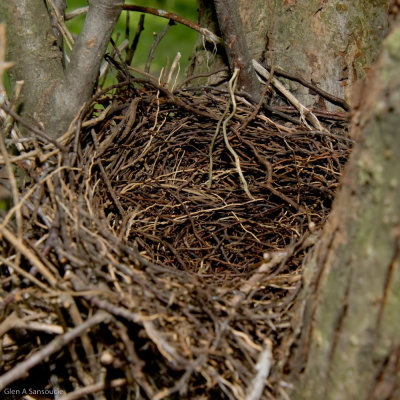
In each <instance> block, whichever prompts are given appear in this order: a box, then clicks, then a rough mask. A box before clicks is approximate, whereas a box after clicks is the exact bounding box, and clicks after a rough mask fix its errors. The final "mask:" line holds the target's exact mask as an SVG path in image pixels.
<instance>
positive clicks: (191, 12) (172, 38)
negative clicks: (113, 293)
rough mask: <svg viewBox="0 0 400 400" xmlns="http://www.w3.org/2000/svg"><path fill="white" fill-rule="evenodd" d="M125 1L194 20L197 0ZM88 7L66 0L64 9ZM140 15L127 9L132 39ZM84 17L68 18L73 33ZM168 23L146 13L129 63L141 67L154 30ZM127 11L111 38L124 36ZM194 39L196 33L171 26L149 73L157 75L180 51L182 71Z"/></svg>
mask: <svg viewBox="0 0 400 400" xmlns="http://www.w3.org/2000/svg"><path fill="white" fill-rule="evenodd" d="M126 4H135V5H140V6H147V7H154V8H161V9H163V10H166V11H171V12H174V13H175V14H178V15H180V16H182V17H185V18H187V19H190V20H192V21H195V22H196V21H197V2H196V0H136V1H126ZM84 6H87V1H86V0H67V11H70V10H73V9H75V8H79V7H84ZM139 18H140V13H138V12H130V30H131V39H132V38H133V36H134V34H135V32H136V28H137V24H138V21H139ZM84 19H85V17H84V16H83V15H82V16H80V17H77V18H75V19H73V20H72V21H69V22H68V23H67V25H68V27H69V28H70V29H71V31H72V32H73V33H74V34H79V32H80V30H81V28H82V25H83V22H84ZM167 24H168V19H166V18H160V17H156V16H153V15H149V14H146V15H145V20H144V30H143V31H142V33H141V36H140V41H139V44H138V47H137V50H136V53H135V55H134V57H133V61H132V66H133V67H135V68H139V69H142V70H143V69H144V67H145V65H146V61H147V57H148V54H149V51H150V49H151V46H152V44H153V41H154V34H153V33H156V34H158V33H160V32H161V31H162V30H163V28H164V27H165V25H167ZM125 25H126V11H123V12H122V14H121V17H120V19H119V21H118V24H117V26H116V29H115V33H114V35H113V37H114V39H115V38H116V37H118V34H119V38H118V44H119V43H121V42H122V41H123V40H124V38H125ZM196 38H197V32H195V31H193V30H192V29H189V28H187V27H186V26H184V25H181V24H177V25H174V26H172V27H171V28H170V30H169V31H168V33H167V34H166V36H165V37H164V38H163V39H162V41H161V43H159V45H158V47H157V50H156V52H155V57H154V59H153V62H152V64H151V69H150V72H151V73H152V74H154V75H158V73H159V71H160V70H161V68H162V67H163V66H165V65H166V63H167V59H169V64H171V63H172V61H173V59H174V58H175V56H176V53H177V52H178V51H179V52H180V53H181V55H182V58H181V61H180V68H181V75H182V74H183V73H184V71H185V68H186V67H187V65H188V61H189V56H190V54H191V53H192V51H193V47H194V43H195V41H196Z"/></svg>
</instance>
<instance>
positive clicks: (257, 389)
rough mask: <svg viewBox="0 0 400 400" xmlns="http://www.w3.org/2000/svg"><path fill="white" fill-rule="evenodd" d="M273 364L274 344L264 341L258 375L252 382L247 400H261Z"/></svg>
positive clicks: (258, 364) (256, 368)
mask: <svg viewBox="0 0 400 400" xmlns="http://www.w3.org/2000/svg"><path fill="white" fill-rule="evenodd" d="M271 364H272V342H271V341H270V340H269V339H265V340H264V347H263V349H262V351H261V353H260V355H259V356H258V361H257V364H256V366H255V370H256V371H257V372H256V375H255V377H254V378H253V381H252V382H251V384H250V386H249V389H248V391H247V394H246V398H245V400H259V399H260V398H261V396H262V394H263V391H264V386H265V380H266V379H267V378H268V375H269V372H270V371H271Z"/></svg>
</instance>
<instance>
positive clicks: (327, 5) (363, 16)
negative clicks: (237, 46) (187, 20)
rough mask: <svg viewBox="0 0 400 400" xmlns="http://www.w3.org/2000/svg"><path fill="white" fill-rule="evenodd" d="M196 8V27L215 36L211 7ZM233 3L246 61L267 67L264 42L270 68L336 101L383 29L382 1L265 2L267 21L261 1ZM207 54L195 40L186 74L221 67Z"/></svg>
mask: <svg viewBox="0 0 400 400" xmlns="http://www.w3.org/2000/svg"><path fill="white" fill-rule="evenodd" d="M198 3H199V13H200V14H199V17H200V24H201V25H202V26H206V27H209V28H210V29H211V30H214V31H215V30H217V31H218V27H217V25H216V21H217V18H216V14H215V9H214V7H213V5H212V2H210V1H207V0H198ZM236 3H237V8H238V9H239V12H240V17H241V21H242V23H243V30H244V32H245V37H246V42H247V43H248V46H249V53H250V56H251V57H252V58H254V59H256V60H257V61H261V62H263V63H264V64H266V65H269V64H270V57H269V54H268V43H269V45H270V46H271V49H272V53H273V59H274V60H273V62H274V65H275V66H277V67H280V68H281V69H283V70H285V71H286V72H288V73H291V74H298V75H301V76H302V77H304V78H305V79H306V80H308V81H310V82H311V81H312V82H313V83H314V84H316V85H318V86H320V87H321V88H322V89H324V90H326V91H327V92H329V93H331V94H333V95H335V96H337V97H342V98H343V97H346V98H349V96H350V93H351V88H352V86H353V82H354V81H355V80H358V79H360V78H361V77H363V76H364V75H365V72H366V71H367V70H368V69H369V67H370V65H371V63H372V62H373V61H374V60H375V59H376V57H377V54H378V51H379V46H380V42H381V40H382V39H383V37H384V36H385V33H386V30H387V3H388V1H387V0H377V1H370V0H360V1H357V2H344V1H340V0H330V1H321V0H271V4H272V8H273V20H271V17H270V14H271V12H270V9H269V5H268V3H269V2H268V1H267V0H253V1H248V0H236ZM272 24H273V30H272V35H270V36H271V37H268V36H269V31H270V28H271V26H272ZM208 50H209V51H204V46H203V41H202V40H199V42H198V44H197V47H196V51H195V53H194V55H193V60H192V65H191V68H190V70H189V71H190V73H201V72H205V71H206V70H208V69H210V70H212V69H214V68H217V66H219V65H221V64H222V63H223V62H224V60H223V59H222V57H215V56H214V55H213V50H214V49H212V48H209V49H208ZM288 84H290V90H291V91H292V92H293V94H295V96H296V97H297V98H298V99H299V100H300V101H301V102H303V104H304V105H314V104H316V103H318V102H320V104H318V106H319V107H325V106H326V107H327V108H328V109H329V108H330V107H331V106H330V104H329V103H327V104H325V103H324V101H323V99H320V98H319V96H315V95H313V94H312V93H310V90H309V89H307V88H305V87H303V86H302V85H300V84H297V83H294V82H290V83H289V82H288ZM331 108H335V107H331Z"/></svg>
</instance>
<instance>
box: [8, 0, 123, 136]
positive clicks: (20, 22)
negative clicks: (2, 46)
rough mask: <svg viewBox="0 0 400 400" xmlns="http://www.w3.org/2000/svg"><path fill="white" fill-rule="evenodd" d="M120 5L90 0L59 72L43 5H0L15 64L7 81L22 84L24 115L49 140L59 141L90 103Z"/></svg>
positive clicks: (117, 0) (39, 1) (39, 0)
mask: <svg viewBox="0 0 400 400" xmlns="http://www.w3.org/2000/svg"><path fill="white" fill-rule="evenodd" d="M123 3H124V1H123V0H91V1H89V10H88V13H87V16H86V20H85V23H84V26H83V29H82V32H81V33H80V35H79V37H78V39H77V41H76V43H75V46H74V48H73V50H72V54H71V62H70V63H69V65H68V66H67V69H66V71H64V69H63V63H62V52H61V51H60V49H59V48H58V46H57V41H56V38H55V36H54V34H53V32H52V26H51V21H50V17H49V14H48V11H47V9H46V7H45V3H44V2H43V0H12V1H3V2H0V15H2V20H3V21H4V22H6V24H7V31H8V32H7V33H8V34H7V37H8V38H9V46H8V50H7V51H8V59H9V60H14V61H17V60H18V62H16V63H15V67H14V68H12V70H11V71H10V76H11V79H12V81H14V82H15V81H16V80H24V81H25V86H24V89H23V93H22V98H21V100H22V102H23V111H24V115H25V117H26V116H31V117H33V118H34V119H35V120H37V121H39V122H40V123H41V124H42V125H43V126H44V128H45V130H46V131H47V132H48V133H49V134H50V135H51V136H52V137H53V138H57V137H59V136H61V135H62V134H63V133H64V132H65V130H66V129H67V128H68V126H69V124H70V123H71V122H72V120H73V118H74V117H75V115H76V113H77V112H78V111H79V109H80V108H81V107H82V105H83V104H84V103H85V102H86V101H88V100H89V99H90V96H91V95H92V92H93V88H94V85H95V83H96V79H97V75H98V72H99V69H100V64H101V61H102V58H103V56H104V53H105V51H106V49H107V44H108V41H109V39H110V37H111V33H112V31H113V29H114V26H115V23H116V22H117V19H118V17H119V15H120V13H121V10H122V6H123Z"/></svg>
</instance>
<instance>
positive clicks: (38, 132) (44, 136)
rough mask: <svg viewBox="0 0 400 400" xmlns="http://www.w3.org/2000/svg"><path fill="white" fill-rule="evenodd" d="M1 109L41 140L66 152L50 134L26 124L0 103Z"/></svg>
mask: <svg viewBox="0 0 400 400" xmlns="http://www.w3.org/2000/svg"><path fill="white" fill-rule="evenodd" d="M0 108H2V109H3V110H4V111H5V112H6V113H7V114H10V115H11V116H12V117H13V118H14V119H15V120H16V121H18V122H19V123H20V124H21V125H22V126H24V127H25V128H27V129H29V130H30V131H31V132H33V133H35V134H36V135H37V136H38V137H40V138H41V139H44V140H46V141H47V142H49V143H52V144H54V146H56V147H58V148H59V149H60V150H61V151H64V150H65V147H64V146H63V145H62V144H60V143H58V141H57V140H54V139H53V138H52V137H51V136H50V135H49V134H47V133H45V132H43V131H41V130H39V129H37V128H35V127H34V126H32V125H31V124H30V123H28V122H26V121H25V120H24V119H23V118H21V117H20V116H19V115H18V114H17V113H15V112H14V111H13V110H11V109H10V108H8V107H7V106H6V105H5V104H1V103H0Z"/></svg>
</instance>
